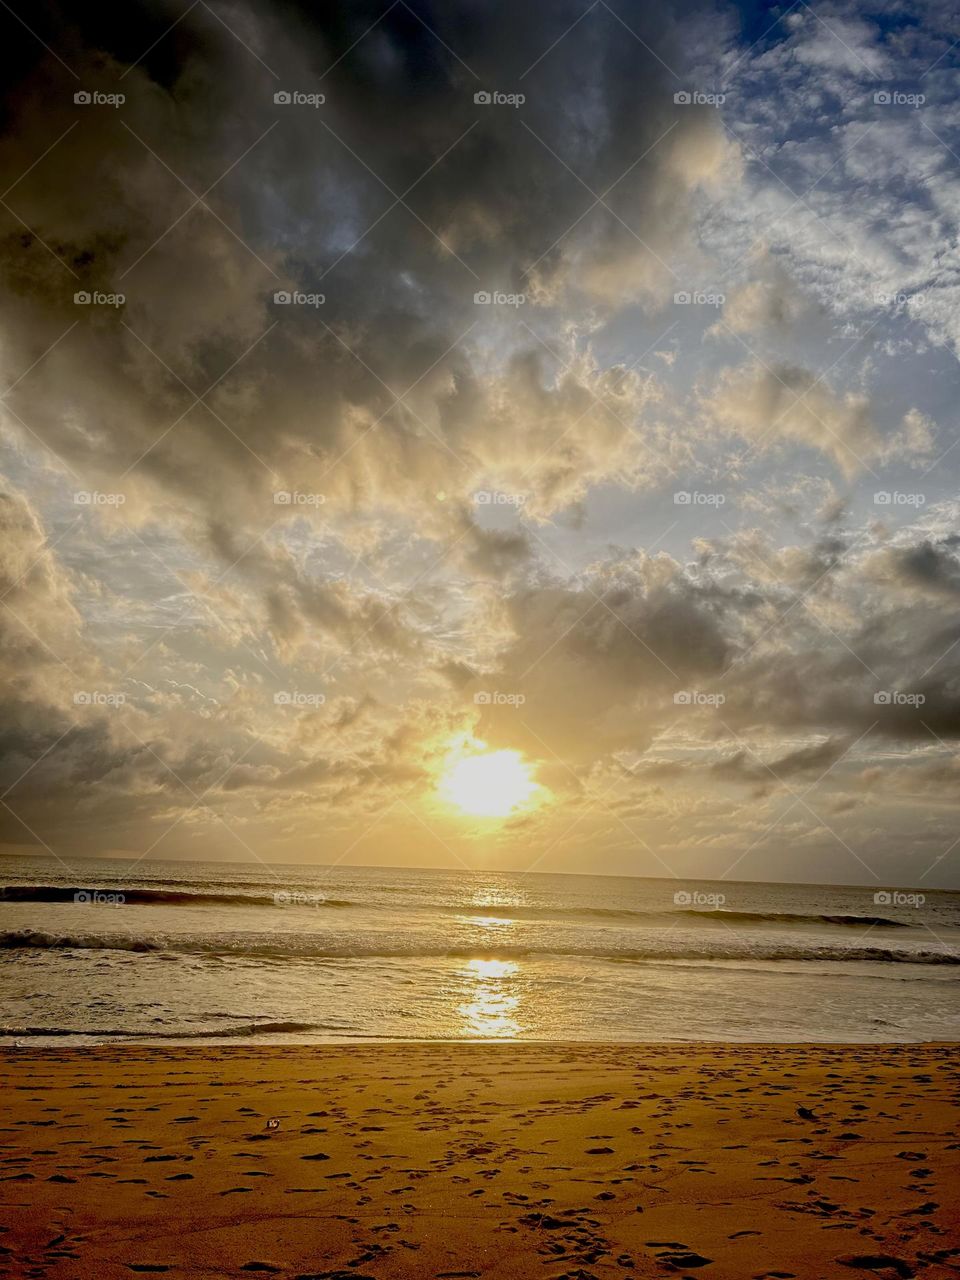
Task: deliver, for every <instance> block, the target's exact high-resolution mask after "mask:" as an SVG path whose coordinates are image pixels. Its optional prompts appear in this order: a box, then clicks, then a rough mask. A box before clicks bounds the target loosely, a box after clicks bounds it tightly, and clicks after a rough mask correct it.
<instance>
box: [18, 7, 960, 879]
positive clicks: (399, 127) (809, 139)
mask: <svg viewBox="0 0 960 1280" xmlns="http://www.w3.org/2000/svg"><path fill="white" fill-rule="evenodd" d="M90 8H91V11H90V12H83V13H80V12H77V7H76V6H70V7H69V8H67V7H62V8H61V7H60V6H58V5H56V4H54V3H47V2H45V0H40V2H39V3H37V4H35V5H32V6H30V7H29V9H28V8H26V7H24V6H20V5H17V4H11V5H10V6H9V7H8V6H6V5H5V6H4V13H3V15H2V18H3V23H4V27H5V39H4V41H3V48H4V53H3V55H2V57H3V59H4V63H5V66H4V71H5V75H4V78H3V84H4V86H5V88H4V96H3V106H2V135H0V157H2V163H0V169H2V174H3V188H4V190H3V193H2V196H0V228H2V232H0V236H2V238H0V271H2V275H3V294H2V299H3V300H2V305H0V326H2V327H0V381H2V384H3V391H2V393H0V429H2V439H0V446H2V447H0V521H2V526H3V538H2V540H0V604H2V608H0V663H2V668H3V677H4V679H3V689H4V693H3V707H2V720H0V724H2V729H0V733H2V744H3V746H2V752H0V794H2V800H0V806H2V807H0V851H2V852H4V853H21V854H22V853H26V854H34V855H40V856H44V857H52V858H56V859H58V860H59V861H60V862H61V863H64V864H69V862H70V860H71V858H76V857H88V856H110V857H118V858H124V859H127V860H129V862H130V863H131V865H136V864H137V863H138V862H139V861H140V860H142V859H156V858H163V859H179V858H183V859H198V858H209V859H214V860H226V861H231V862H250V863H251V864H255V863H266V864H272V863H290V862H307V863H324V864H327V863H337V864H340V865H352V864H383V865H414V866H436V867H445V868H453V867H458V866H462V867H464V868H474V869H493V868H509V869H513V870H518V871H527V870H538V871H570V872H592V873H607V874H616V875H647V876H650V875H653V876H684V877H690V876H699V877H704V878H733V879H738V880H748V879H757V880H789V881H809V882H828V881H831V882H840V883H862V884H867V885H874V886H878V885H882V884H884V883H892V884H900V885H925V886H929V887H930V888H936V887H947V888H949V887H953V888H957V887H960V837H958V836H957V834H956V831H957V817H958V807H960V791H958V782H960V764H958V756H957V738H958V734H960V611H958V606H960V529H958V519H957V517H958V513H960V499H958V497H957V493H958V485H957V481H958V478H960V448H957V447H956V446H957V444H958V441H960V434H958V432H960V424H958V403H960V401H958V395H957V391H958V378H957V344H958V340H960V276H958V268H960V260H958V250H957V242H958V210H960V180H958V168H960V106H958V97H957V92H956V90H957V83H958V66H960V43H958V42H957V40H956V37H955V35H954V34H953V33H954V29H955V16H954V13H953V11H952V9H951V8H950V7H948V6H947V5H946V4H940V3H930V4H909V5H906V6H904V5H897V6H893V5H877V6H876V7H872V8H870V9H864V8H863V7H862V6H861V7H854V6H852V5H848V4H844V3H823V4H816V5H810V4H807V3H805V0H796V2H795V3H793V4H789V5H786V4H784V5H781V6H777V7H771V6H757V5H744V6H741V7H736V6H733V5H726V4H710V3H703V4H699V3H689V4H687V3H680V4H675V5H673V6H670V7H669V8H668V7H666V6H663V5H660V4H647V3H640V2H638V0H616V2H614V0H611V2H610V3H607V0H595V2H594V3H589V2H588V0H577V2H576V3H573V2H572V0H571V2H569V3H568V2H567V0H552V2H551V3H549V4H546V3H538V4H534V5H529V6H527V5H517V4H515V3H507V2H505V0H503V2H500V0H493V2H492V3H491V2H487V3H483V4H480V3H476V2H470V0H444V3H442V4H440V3H436V4H428V3H423V2H422V0H416V2H415V3H414V2H411V3H407V0H392V2H391V0H376V2H372V3H364V2H356V3H346V4H343V5H339V6H316V5H307V4H298V3H294V2H292V0H280V2H278V0H271V3H266V2H265V0H264V2H260V0H234V2H228V3H221V2H220V0H214V2H211V3H207V0H195V2H194V3H192V4H191V3H189V0H177V2H176V3H171V4H165V3H160V2H159V0H158V2H156V3H153V4H151V5H142V4H137V3H132V4H130V5H126V6H123V8H122V10H121V11H119V12H117V11H112V10H111V11H109V12H107V11H103V12H95V11H93V10H94V9H95V8H96V7H90ZM478 761H479V762H480V763H479V764H478Z"/></svg>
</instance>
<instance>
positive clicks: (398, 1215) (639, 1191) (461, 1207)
mask: <svg viewBox="0 0 960 1280" xmlns="http://www.w3.org/2000/svg"><path fill="white" fill-rule="evenodd" d="M958 1081H960V1046H957V1045H937V1044H897V1045H864V1046H852V1045H832V1046H831V1045H809V1044H807V1045H787V1046H770V1045H762V1044H741V1045H721V1044H686V1045H677V1044H671V1045H655V1044H586V1043H564V1044H506V1043H486V1044H481V1043H461V1044H438V1043H434V1044H424V1043H406V1044H398V1043H391V1044H388V1043H375V1042H369V1041H368V1042H366V1043H364V1044H360V1045H356V1044H354V1045H342V1044H340V1045H332V1044H331V1045H310V1046H288V1045H265V1046H264V1045H261V1046H256V1047H254V1046H249V1045H233V1046H211V1045H205V1046H190V1047H183V1046H167V1047H160V1046H156V1045H142V1044H128V1045H125V1046H117V1045H106V1046H98V1047H85V1048H76V1047H73V1048H63V1049H57V1048H38V1047H36V1046H29V1047H23V1048H5V1049H3V1050H2V1051H0V1082H2V1090H0V1098H2V1102H0V1107H2V1112H0V1179H2V1183H3V1186H2V1191H0V1206H2V1208H0V1273H2V1274H4V1275H10V1276H16V1277H20V1276H25V1277H51V1278H53V1277H56V1278H57V1280H74V1278H78V1280H79V1278H81V1277H82V1278H93V1277H96V1278H97V1280H115V1278H116V1280H119V1278H120V1277H125V1278H127V1280H129V1277H130V1276H131V1275H137V1274H167V1275H170V1276H171V1277H176V1276H211V1277H213V1276H227V1277H243V1276H248V1275H251V1274H265V1275H278V1276H284V1277H291V1278H292V1277H301V1278H302V1277H324V1278H325V1280H347V1277H352V1278H353V1280H362V1278H363V1277H376V1278H377V1280H380V1278H381V1277H382V1278H384V1280H387V1278H392V1277H410V1278H414V1277H416V1278H418V1280H419V1278H420V1277H431V1278H434V1277H435V1278H437V1280H440V1278H441V1277H442V1278H444V1280H456V1278H458V1280H469V1278H470V1277H478V1276H492V1277H505V1278H507V1280H513V1278H516V1280H520V1278H521V1277H522V1278H523V1280H529V1278H530V1277H539V1276H542V1277H544V1278H550V1280H558V1278H559V1277H567V1278H568V1280H569V1278H574V1277H575V1278H577V1280H590V1278H591V1277H597V1278H600V1277H605V1276H623V1275H632V1276H669V1275H691V1276H692V1275H697V1276H706V1277H713V1278H717V1280H720V1278H723V1280H727V1278H729V1280H734V1278H736V1280H745V1278H747V1277H755V1278H756V1280H760V1278H764V1280H780V1278H786V1277H794V1276H795V1277H802V1278H803V1280H824V1278H826V1277H834V1276H837V1277H847V1278H848V1280H849V1277H852V1276H857V1275H861V1276H867V1275H874V1276H879V1277H884V1278H889V1277H911V1276H914V1275H917V1276H919V1275H922V1276H924V1277H927V1278H929V1280H937V1278H938V1277H948V1276H950V1277H955V1276H956V1275H957V1274H958V1270H960V1208H958V1206H957V1201H956V1187H957V1185H958V1175H960V1139H958V1132H960V1126H958V1119H960V1117H958V1111H957V1097H958V1091H957V1084H958Z"/></svg>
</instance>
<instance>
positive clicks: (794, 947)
mask: <svg viewBox="0 0 960 1280" xmlns="http://www.w3.org/2000/svg"><path fill="white" fill-rule="evenodd" d="M675 936H676V935H675V934H672V933H670V934H667V935H666V937H665V938H664V940H663V941H662V942H658V941H656V940H651V942H650V944H649V945H648V946H646V947H644V948H642V949H638V948H636V947H621V948H611V947H610V946H606V947H597V946H589V945H585V944H584V945H580V946H577V945H576V944H564V943H556V942H551V941H547V942H544V943H543V944H541V945H536V944H531V945H525V946H493V947H476V946H474V947H467V946H460V947H451V946H449V945H443V944H439V945H438V944H433V945H431V944H430V943H429V942H425V941H423V940H421V939H420V938H417V937H411V938H408V939H405V940H404V941H402V942H394V941H389V942H384V941H382V940H381V939H380V938H376V937H374V938H371V939H370V940H369V941H366V940H363V939H358V938H357V937H352V938H349V939H347V940H345V941H344V942H343V943H340V944H338V943H337V942H335V941H332V940H331V939H330V938H321V937H317V936H315V935H311V934H219V935H216V934H212V935H203V936H200V935H195V934H193V935H191V934H179V935H175V934H171V935H169V936H163V937H156V936H153V937H151V936H146V935H140V936H136V935H133V934H130V933H115V934H102V933H85V934H80V933H52V932H47V931H45V930H42V929H12V930H6V931H2V932H0V949H5V950H17V949H19V950H52V951H74V950H97V951H133V952H150V953H156V954H163V953H167V954H191V955H201V956H203V955H206V956H211V957H220V958H225V959H244V958H251V959H261V960H277V961H282V960H360V959H370V960H373V959H384V960H386V959H408V960H430V959H434V960H443V959H451V960H477V959H491V960H528V959H533V958H537V957H550V956H559V957H564V956H580V957H583V958H586V959H595V960H607V961H615V962H641V961H645V960H650V961H655V960H661V961H662V960H767V961H776V960H801V961H803V960H819V961H839V962H851V961H870V962H877V963H884V964H925V965H960V952H956V951H931V950H923V949H921V948H919V947H918V948H916V949H911V948H902V949H898V950H894V949H892V948H889V947H876V946H856V945H852V944H849V945H845V946H844V945H836V944H833V945H831V944H827V943H824V944H815V943H810V944H808V945H807V946H801V945H798V944H797V943H795V942H789V943H787V942H783V943H778V942H776V941H773V940H770V939H765V940H764V941H763V942H762V943H759V944H750V943H744V944H742V945H735V943H734V942H731V941H730V940H729V939H727V938H719V939H718V937H717V936H716V935H714V936H713V937H712V938H711V939H709V940H708V939H706V938H703V937H702V936H698V937H697V938H695V939H693V940H691V941H689V942H687V943H686V944H681V945H671V943H672V940H673V939H674V938H675Z"/></svg>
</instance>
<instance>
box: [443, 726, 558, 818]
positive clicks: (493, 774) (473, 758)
mask: <svg viewBox="0 0 960 1280" xmlns="http://www.w3.org/2000/svg"><path fill="white" fill-rule="evenodd" d="M480 745H482V744H480ZM541 789H542V788H541V787H540V786H539V784H538V783H536V782H534V780H533V777H532V769H531V766H530V765H529V764H527V763H526V762H525V761H524V760H523V759H522V757H521V756H520V754H519V752H517V751H487V752H484V753H481V754H476V755H468V756H464V757H462V758H460V759H458V760H456V761H455V762H454V763H452V764H450V765H449V767H448V768H447V770H446V772H445V773H444V774H443V775H442V776H441V778H440V784H439V792H440V795H441V796H442V797H443V799H444V800H446V801H447V803H448V804H451V805H453V806H454V808H456V809H459V810H460V811H461V812H462V813H470V814H474V815H476V816H477V817H482V818H506V817H509V816H510V814H512V813H514V812H516V811H517V810H518V809H521V808H523V807H524V806H525V805H528V804H529V803H530V801H531V800H533V799H534V798H535V796H536V795H537V793H538V792H539V791H540V790H541Z"/></svg>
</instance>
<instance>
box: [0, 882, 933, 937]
mask: <svg viewBox="0 0 960 1280" xmlns="http://www.w3.org/2000/svg"><path fill="white" fill-rule="evenodd" d="M173 883H176V882H173ZM250 883H251V884H253V883H254V882H250ZM256 887H257V888H259V889H261V890H262V889H263V884H262V882H259V883H258V884H257V886H256ZM98 894H103V895H107V896H109V895H114V894H115V895H118V898H119V901H120V902H122V904H123V905H125V906H175V907H190V906H222V907H274V906H295V907H314V908H319V907H332V908H336V907H341V908H342V907H358V908H366V909H368V910H374V911H378V910H381V909H383V908H382V904H377V903H376V902H375V901H370V902H363V901H358V900H355V899H352V898H332V897H327V896H325V895H324V894H323V893H322V892H321V891H319V890H317V889H311V888H305V887H300V888H294V887H286V886H284V887H279V888H277V889H275V890H273V891H272V892H269V893H265V892H262V891H261V892H259V893H258V892H253V891H244V890H243V889H239V890H238V887H237V886H230V887H226V886H225V887H223V888H219V887H210V888H186V887H185V888H171V887H169V886H164V887H162V888H153V887H142V886H138V887H125V886H123V885H122V884H118V885H112V886H110V887H104V888H99V889H93V888H89V887H88V888H77V887H74V886H68V885H52V884H7V885H0V902H11V903H15V902H36V903H71V902H86V901H90V899H92V898H94V897H95V896H96V895H98ZM120 895H122V896H120ZM408 909H412V910H415V911H416V912H417V913H418V914H419V913H421V912H427V911H435V912H436V911H439V912H442V913H443V914H453V915H458V916H463V917H467V918H470V917H480V916H482V917H484V918H486V919H490V920H550V919H557V920H566V919H570V920H583V921H590V920H597V921H601V922H602V921H609V922H611V923H615V922H617V921H623V922H634V923H637V922H641V921H643V922H652V921H656V920H671V921H672V920H676V918H677V916H687V917H692V918H694V919H698V920H715V921H716V920H720V921H724V920H725V921H734V920H735V921H737V922H738V923H740V924H744V925H749V924H782V925H790V924H795V925H802V924H819V925H824V924H826V925H835V926H839V927H841V928H860V929H864V928H883V929H901V928H909V927H910V922H908V921H905V920H894V919H892V918H890V917H889V916H877V915H854V914H842V913H835V914H832V913H826V912H822V913H821V912H814V913H809V914H808V913H805V912H793V911H746V910H740V911H738V910H733V909H730V910H728V909H727V908H725V907H720V908H706V909H701V908H697V907H687V906H679V907H675V908H671V907H670V906H668V905H665V904H664V905H651V906H650V907H647V908H640V909H636V908H630V907H600V906H596V907H595V906H581V905H575V906H561V905H559V904H557V905H551V904H548V903H543V904H539V905H534V904H527V903H515V904H502V903H498V904H495V905H494V904H491V905H486V904H483V903H475V902H470V903H465V902H460V903H458V902H451V901H446V902H435V901H434V902H431V901H424V900H422V899H421V900H419V901H416V902H411V903H409V904H408Z"/></svg>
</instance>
